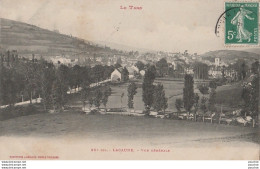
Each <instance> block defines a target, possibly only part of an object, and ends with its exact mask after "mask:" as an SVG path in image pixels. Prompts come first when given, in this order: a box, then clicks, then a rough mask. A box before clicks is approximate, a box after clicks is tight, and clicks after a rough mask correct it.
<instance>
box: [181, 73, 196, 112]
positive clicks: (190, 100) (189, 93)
mask: <svg viewBox="0 0 260 169" xmlns="http://www.w3.org/2000/svg"><path fill="white" fill-rule="evenodd" d="M193 83H194V82H193V77H192V76H191V75H188V74H186V75H185V81H184V88H183V103H184V108H185V110H186V111H187V112H188V113H190V110H191V108H192V106H193V104H194V88H193Z"/></svg>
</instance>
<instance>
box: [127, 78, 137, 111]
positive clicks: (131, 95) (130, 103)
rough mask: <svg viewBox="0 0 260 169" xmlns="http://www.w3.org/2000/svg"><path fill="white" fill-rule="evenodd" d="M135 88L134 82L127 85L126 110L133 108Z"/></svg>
mask: <svg viewBox="0 0 260 169" xmlns="http://www.w3.org/2000/svg"><path fill="white" fill-rule="evenodd" d="M136 90H137V86H136V84H135V83H134V82H131V83H130V84H129V85H128V88H127V92H128V94H127V96H128V103H127V105H128V108H130V109H131V108H134V102H133V100H134V95H135V94H136V93H137V91H136Z"/></svg>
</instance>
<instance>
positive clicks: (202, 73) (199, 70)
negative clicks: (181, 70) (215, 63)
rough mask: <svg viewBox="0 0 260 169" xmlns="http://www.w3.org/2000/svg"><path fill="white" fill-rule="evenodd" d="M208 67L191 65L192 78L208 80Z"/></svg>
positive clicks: (201, 64) (199, 63) (198, 63)
mask: <svg viewBox="0 0 260 169" xmlns="http://www.w3.org/2000/svg"><path fill="white" fill-rule="evenodd" d="M208 70H209V66H208V65H207V64H205V63H201V62H195V63H194V65H193V72H194V78H196V79H208Z"/></svg>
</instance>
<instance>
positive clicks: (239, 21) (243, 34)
mask: <svg viewBox="0 0 260 169" xmlns="http://www.w3.org/2000/svg"><path fill="white" fill-rule="evenodd" d="M251 13H252V12H251V11H249V10H247V9H245V8H244V6H243V5H242V6H241V7H240V9H239V11H238V12H237V14H236V16H235V17H234V18H233V19H232V20H231V23H232V24H233V25H237V36H236V39H239V41H238V42H242V40H248V42H250V41H251V36H252V33H251V32H249V31H248V30H246V29H245V27H244V20H245V17H246V18H247V19H249V20H254V18H252V17H250V16H248V14H251Z"/></svg>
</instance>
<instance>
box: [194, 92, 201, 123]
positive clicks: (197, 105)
mask: <svg viewBox="0 0 260 169" xmlns="http://www.w3.org/2000/svg"><path fill="white" fill-rule="evenodd" d="M199 100H200V96H199V94H198V93H195V95H194V120H196V119H195V116H196V114H197V111H198V109H199Z"/></svg>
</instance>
